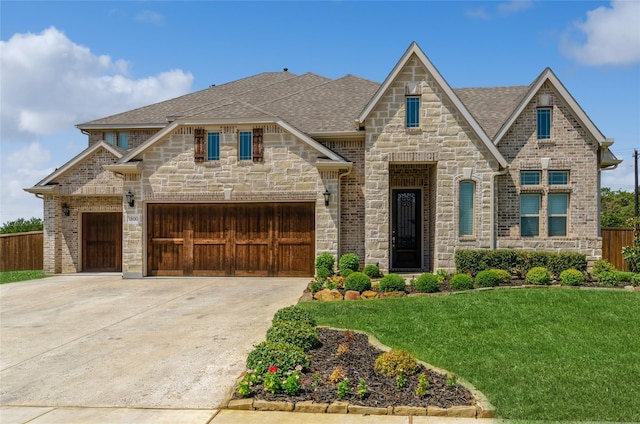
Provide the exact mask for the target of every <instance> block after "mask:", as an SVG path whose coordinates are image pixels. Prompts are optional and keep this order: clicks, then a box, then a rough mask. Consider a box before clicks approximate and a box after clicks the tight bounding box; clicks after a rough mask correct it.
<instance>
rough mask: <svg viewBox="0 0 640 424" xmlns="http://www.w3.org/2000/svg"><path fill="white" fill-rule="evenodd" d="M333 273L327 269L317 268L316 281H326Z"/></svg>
mask: <svg viewBox="0 0 640 424" xmlns="http://www.w3.org/2000/svg"><path fill="white" fill-rule="evenodd" d="M332 275H333V273H332V272H331V271H330V270H328V269H327V268H325V267H323V266H321V267H320V268H316V279H317V280H318V281H326V280H327V278H329V277H331V276H332Z"/></svg>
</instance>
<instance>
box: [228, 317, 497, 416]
mask: <svg viewBox="0 0 640 424" xmlns="http://www.w3.org/2000/svg"><path fill="white" fill-rule="evenodd" d="M320 327H322V326H320ZM323 328H329V329H332V330H338V331H344V330H345V329H343V328H332V327H323ZM349 331H353V332H355V333H360V334H364V335H366V336H367V338H368V340H369V343H371V345H373V346H375V347H377V348H378V349H380V350H382V351H384V352H388V351H390V350H391V348H390V347H388V346H386V345H383V344H382V343H380V342H379V341H378V339H376V338H375V337H373V336H372V335H370V334H367V333H365V332H363V331H357V330H353V329H350V330H349ZM418 362H419V363H420V364H421V365H423V366H424V367H425V368H426V369H428V370H430V371H434V372H437V373H439V374H443V375H447V374H448V372H447V371H446V370H443V369H442V368H438V367H434V366H433V365H431V364H428V363H426V362H423V361H418ZM457 377H458V380H457V381H458V383H459V384H460V385H462V386H464V387H465V388H467V390H469V391H470V392H471V394H472V395H473V397H474V399H475V401H476V402H475V405H458V406H452V407H451V408H439V407H437V406H427V407H420V406H388V407H386V408H374V407H369V406H362V405H353V404H350V403H349V402H346V401H335V402H333V403H316V402H313V401H308V400H306V401H300V402H287V401H268V400H261V399H253V398H243V399H232V398H233V393H234V391H235V388H236V387H237V383H238V382H240V380H241V379H242V376H240V377H239V378H238V380H237V382H236V384H235V385H234V386H233V389H232V390H231V391H230V392H229V394H228V396H227V399H228V400H227V401H225V402H223V405H224V406H223V407H225V406H226V408H227V409H235V410H244V411H284V412H301V413H305V412H306V413H319V414H323V413H327V414H358V415H402V416H434V417H457V418H495V417H496V411H495V408H494V407H493V405H491V402H489V400H488V399H487V397H486V396H485V395H484V394H482V392H480V391H479V390H478V389H476V388H475V387H474V386H473V385H472V384H471V383H469V382H468V381H466V380H465V379H463V378H461V377H460V376H457Z"/></svg>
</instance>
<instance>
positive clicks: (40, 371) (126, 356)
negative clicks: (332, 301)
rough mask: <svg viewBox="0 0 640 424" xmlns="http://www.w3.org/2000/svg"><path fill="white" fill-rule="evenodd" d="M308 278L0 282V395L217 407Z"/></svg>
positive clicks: (19, 401)
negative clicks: (274, 320) (278, 314)
mask: <svg viewBox="0 0 640 424" xmlns="http://www.w3.org/2000/svg"><path fill="white" fill-rule="evenodd" d="M308 281H309V279H308V278H149V279H140V280H123V279H122V278H121V277H120V276H119V275H86V274H75V275H65V276H56V277H50V278H46V279H43V280H36V281H30V282H23V283H13V284H3V285H0V325H1V331H0V337H1V338H0V343H1V345H0V347H1V348H0V370H1V371H0V381H1V389H0V404H2V405H21V406H80V407H128V408H183V409H185V408H194V409H202V408H217V407H219V406H220V404H221V402H222V401H223V400H224V399H225V397H226V395H227V393H229V391H230V390H232V389H233V385H234V382H235V381H236V379H237V377H238V376H239V375H240V373H241V372H242V370H243V369H244V362H245V360H246V356H247V354H248V353H249V351H250V350H251V349H252V346H253V345H254V344H256V343H259V342H261V341H262V340H264V335H265V331H266V330H267V328H268V327H269V326H270V320H271V318H272V317H273V314H274V313H275V311H277V310H278V309H280V308H282V307H284V306H288V305H291V304H294V303H295V302H296V300H297V299H298V297H299V296H300V295H301V293H302V290H303V289H304V287H305V285H306V284H307V283H308Z"/></svg>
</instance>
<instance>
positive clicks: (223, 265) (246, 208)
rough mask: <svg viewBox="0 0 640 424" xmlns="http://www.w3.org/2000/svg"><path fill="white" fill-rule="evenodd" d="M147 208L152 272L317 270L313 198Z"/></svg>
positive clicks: (232, 273)
mask: <svg viewBox="0 0 640 424" xmlns="http://www.w3.org/2000/svg"><path fill="white" fill-rule="evenodd" d="M147 213H148V224H147V229H148V233H147V243H148V246H147V255H148V256H147V267H148V270H149V272H148V273H149V274H150V275H195V276H254V275H255V276H289V277H293V276H301V277H302V276H304V277H307V276H312V275H313V260H314V253H315V248H314V241H315V210H314V204H313V203H280V204H271V203H270V204H264V203H258V204H232V205H230V204H226V205H224V204H189V205H186V204H162V205H160V204H150V205H149V206H148V208H147Z"/></svg>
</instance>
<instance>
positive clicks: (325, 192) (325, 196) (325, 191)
mask: <svg viewBox="0 0 640 424" xmlns="http://www.w3.org/2000/svg"><path fill="white" fill-rule="evenodd" d="M322 194H323V196H324V205H325V206H329V198H330V197H331V193H329V190H328V189H325V190H324V193H322Z"/></svg>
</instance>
